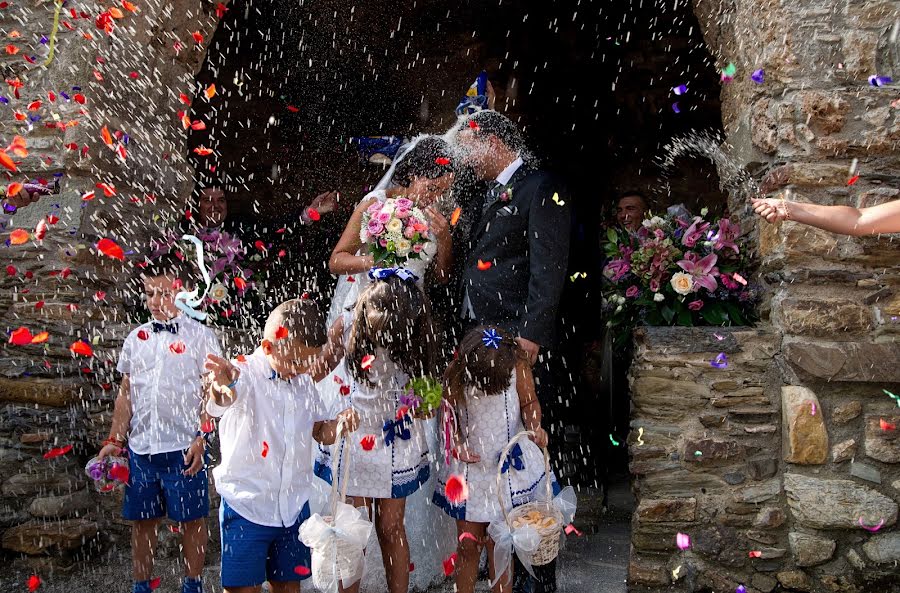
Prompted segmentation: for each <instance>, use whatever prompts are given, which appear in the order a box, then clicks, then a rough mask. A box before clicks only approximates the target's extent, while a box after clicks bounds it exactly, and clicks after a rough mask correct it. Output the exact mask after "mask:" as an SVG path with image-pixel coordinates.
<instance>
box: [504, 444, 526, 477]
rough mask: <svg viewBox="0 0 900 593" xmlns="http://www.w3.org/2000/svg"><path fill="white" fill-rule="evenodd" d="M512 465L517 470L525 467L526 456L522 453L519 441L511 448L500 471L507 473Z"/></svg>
mask: <svg viewBox="0 0 900 593" xmlns="http://www.w3.org/2000/svg"><path fill="white" fill-rule="evenodd" d="M510 466H512V468H513V469H514V470H516V471H517V472H520V471H522V470H523V469H525V457H524V456H523V455H522V447H520V446H519V443H516V444H515V445H513V448H512V449H510V451H509V454H508V455H507V456H506V461H504V462H503V467H502V468H501V469H500V473H501V474H505V473H506V472H507V471H509V468H510Z"/></svg>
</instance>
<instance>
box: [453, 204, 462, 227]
mask: <svg viewBox="0 0 900 593" xmlns="http://www.w3.org/2000/svg"><path fill="white" fill-rule="evenodd" d="M461 214H462V208H460V207H459V206H457V207H456V210H454V211H453V214H451V215H450V226H456V223H458V222H459V217H460V215H461Z"/></svg>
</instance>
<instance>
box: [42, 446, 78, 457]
mask: <svg viewBox="0 0 900 593" xmlns="http://www.w3.org/2000/svg"><path fill="white" fill-rule="evenodd" d="M71 450H72V445H65V446H62V447H54V448H52V449H50V450H49V451H47V452H46V453H44V459H53V458H54V457H59V456H61V455H65V454H66V453H68V452H69V451H71Z"/></svg>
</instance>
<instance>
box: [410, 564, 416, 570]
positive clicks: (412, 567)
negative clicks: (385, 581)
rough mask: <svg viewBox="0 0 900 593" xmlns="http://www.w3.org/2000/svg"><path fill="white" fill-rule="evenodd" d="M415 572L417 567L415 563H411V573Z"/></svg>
mask: <svg viewBox="0 0 900 593" xmlns="http://www.w3.org/2000/svg"><path fill="white" fill-rule="evenodd" d="M414 570H416V565H415V563H413V562H410V563H409V572H413V571H414Z"/></svg>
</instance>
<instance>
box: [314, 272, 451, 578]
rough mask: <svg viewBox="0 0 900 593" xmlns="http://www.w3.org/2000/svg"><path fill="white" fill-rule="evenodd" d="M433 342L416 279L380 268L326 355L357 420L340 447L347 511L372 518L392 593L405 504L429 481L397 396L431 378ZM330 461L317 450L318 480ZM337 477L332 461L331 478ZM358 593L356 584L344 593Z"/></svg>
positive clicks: (404, 555) (404, 548)
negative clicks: (339, 372) (336, 367)
mask: <svg viewBox="0 0 900 593" xmlns="http://www.w3.org/2000/svg"><path fill="white" fill-rule="evenodd" d="M434 340H435V338H434V335H433V333H432V329H431V313H430V305H429V303H428V298H427V297H426V296H425V294H424V293H423V292H422V290H421V289H420V288H419V287H418V285H417V284H416V276H415V275H414V274H412V273H411V272H410V271H409V270H405V269H403V268H393V269H380V270H378V273H377V274H375V273H373V281H372V283H371V284H369V285H368V287H367V288H366V289H365V290H363V291H362V293H361V294H360V295H359V298H358V299H357V301H356V306H355V308H354V310H353V311H352V312H347V313H345V314H344V315H343V316H342V317H339V318H338V319H337V321H335V323H334V325H333V326H332V328H331V330H330V334H329V345H328V348H327V350H326V358H327V359H328V360H329V361H334V360H336V359H339V358H341V357H343V358H344V361H345V365H346V370H347V372H348V375H349V380H350V384H349V385H348V387H349V391H348V393H347V395H346V396H345V399H349V402H348V403H349V405H350V407H351V408H353V409H354V410H356V411H357V413H358V414H359V418H360V423H359V429H358V430H357V431H356V432H355V433H354V435H353V436H352V437H349V438H350V439H351V440H350V442H349V443H348V445H347V446H349V447H352V448H353V451H352V454H351V455H350V457H349V463H350V468H349V478H348V481H347V495H348V498H352V501H351V504H353V506H356V507H362V506H366V507H367V508H368V509H369V514H370V517H371V516H373V511H374V522H375V531H376V534H377V536H378V542H379V544H380V546H381V553H382V560H383V562H384V569H385V574H386V577H387V583H388V590H389V591H390V592H391V593H406V591H407V590H408V589H409V559H410V557H409V544H408V543H407V538H406V530H405V528H404V525H403V520H404V514H405V509H406V497H407V496H409V495H410V494H412V493H413V492H415V491H417V490H418V489H419V488H420V487H421V485H422V484H423V483H425V482H426V481H427V480H428V477H429V475H430V459H429V453H428V444H427V442H426V438H425V434H424V431H423V424H422V421H421V420H420V419H418V418H415V417H414V413H413V411H412V410H411V409H410V407H409V406H407V405H404V403H403V402H402V401H401V395H402V394H403V393H404V387H405V386H406V384H407V382H408V381H409V379H410V378H412V377H421V376H424V375H432V374H433V372H434V371H433V365H434V351H435V343H434ZM330 364H333V362H331V363H330ZM341 450H343V448H342V449H341ZM331 461H332V460H331V459H330V455H328V454H327V451H325V450H322V452H321V456H320V457H319V459H318V460H317V462H316V473H317V475H319V477H321V478H323V479H325V480H326V481H328V482H330V481H331V479H332V478H333V476H332V472H331V470H330V468H331ZM342 472H343V460H342V459H339V460H338V465H337V476H341V475H342ZM358 589H359V583H357V584H355V585H354V586H352V587H350V588H347V589H345V591H348V592H355V591H357V590H358Z"/></svg>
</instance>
